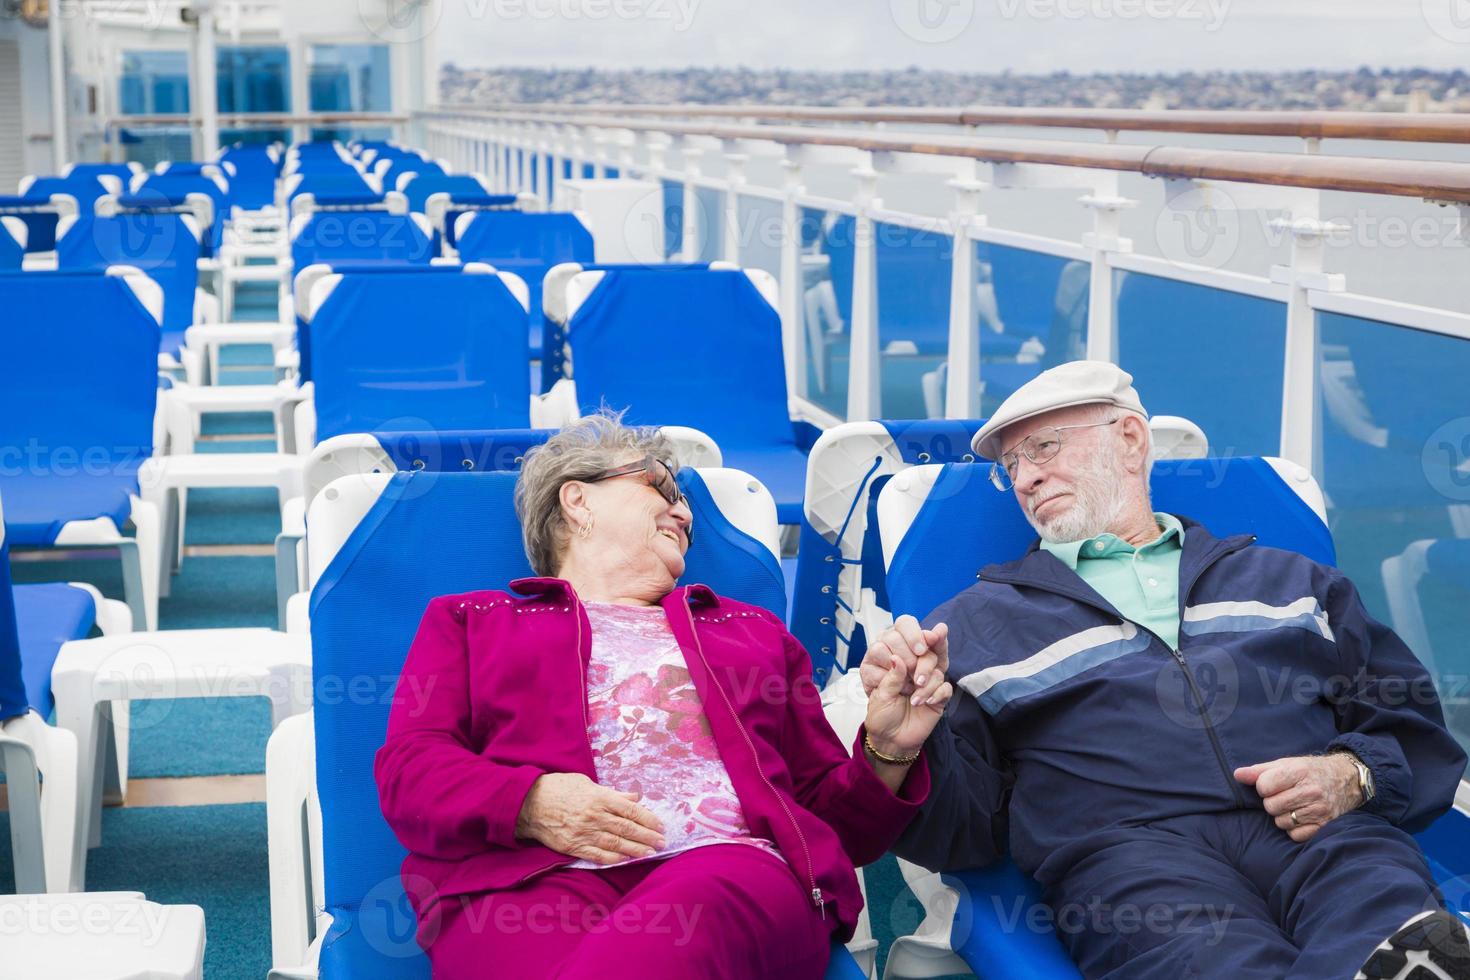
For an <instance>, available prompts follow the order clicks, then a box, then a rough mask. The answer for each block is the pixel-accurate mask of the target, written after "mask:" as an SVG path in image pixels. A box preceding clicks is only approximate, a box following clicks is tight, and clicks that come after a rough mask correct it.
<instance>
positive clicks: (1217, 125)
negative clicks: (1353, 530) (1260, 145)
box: [438, 103, 1470, 143]
mask: <svg viewBox="0 0 1470 980" xmlns="http://www.w3.org/2000/svg"><path fill="white" fill-rule="evenodd" d="M438 108H442V109H453V110H456V111H458V110H460V109H462V108H467V107H458V106H440V107H438ZM514 108H515V110H517V111H522V112H534V113H537V114H541V115H546V114H554V115H623V116H647V117H658V118H670V117H678V118H686V119H697V118H727V119H750V120H773V121H782V122H816V123H834V122H848V123H908V124H911V125H943V126H1039V127H1049V128H1060V129H1093V130H1101V131H1104V132H1109V131H1112V132H1121V131H1125V130H1126V131H1132V132H1150V133H1202V134H1216V135H1222V136H1294V137H1298V138H1300V139H1364V140H1392V141H1401V142H1415V143H1470V113H1449V112H1445V113H1433V112H1398V113H1389V112H1328V111H1316V110H1314V111H1305V112H1292V111H1280V110H1193V109H1167V110H1157V111H1156V110H1148V109H1055V108H1050V109H1049V108H1016V107H1012V106H937V107H932V108H927V107H925V108H914V107H906V106H891V107H884V106H872V107H861V108H847V107H840V108H839V107H826V106H756V105H566V104H554V103H527V104H524V105H517V106H515V107H514Z"/></svg>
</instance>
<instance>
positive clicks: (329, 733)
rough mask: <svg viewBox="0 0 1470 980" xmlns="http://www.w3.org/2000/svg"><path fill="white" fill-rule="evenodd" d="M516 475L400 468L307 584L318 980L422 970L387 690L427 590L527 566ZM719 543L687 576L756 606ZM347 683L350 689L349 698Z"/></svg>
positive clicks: (704, 528) (496, 582)
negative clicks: (322, 932)
mask: <svg viewBox="0 0 1470 980" xmlns="http://www.w3.org/2000/svg"><path fill="white" fill-rule="evenodd" d="M684 476H685V481H686V482H685V487H686V492H687V491H688V490H691V489H695V488H696V487H695V481H697V474H685V475H684ZM691 477H692V478H693V479H692V480H691V479H690V478H691ZM515 481H516V475H515V474H514V473H475V474H465V473H439V474H434V473H398V474H396V475H394V476H393V477H392V478H391V480H390V482H389V485H388V489H387V490H386V491H385V492H384V494H383V495H382V496H381V497H380V498H379V499H378V501H377V502H376V503H375V504H374V505H373V507H372V508H371V510H370V511H369V512H368V514H367V515H366V516H365V517H364V518H363V520H362V522H361V523H360V524H359V525H358V527H357V529H356V530H354V531H353V532H352V534H351V535H350V536H349V537H348V540H347V541H346V543H345V544H344V545H343V547H342V550H341V551H340V552H339V553H338V555H337V556H336V557H335V558H334V559H333V560H332V562H331V563H330V565H329V566H328V567H327V569H326V570H325V572H324V573H323V574H322V577H321V579H320V581H319V582H318V583H317V586H316V588H315V589H313V591H312V596H311V633H312V672H313V675H314V682H315V691H316V703H315V709H316V710H315V722H316V745H317V788H318V791H319V795H320V797H321V804H322V845H323V852H324V853H323V858H324V869H325V877H326V881H325V885H326V894H325V895H324V896H321V897H320V899H319V900H321V901H323V902H324V904H325V906H326V909H327V911H328V912H329V913H330V914H331V915H332V916H333V923H332V927H331V929H330V930H329V931H328V933H327V936H326V938H325V940H324V942H323V944H322V951H321V961H320V967H321V977H322V980H345V978H352V980H358V978H362V980H368V978H372V980H377V978H380V977H385V976H392V977H394V978H395V980H410V978H424V980H427V978H428V977H429V965H428V961H427V958H425V957H424V956H423V955H422V953H420V952H419V949H418V946H417V944H416V943H415V941H414V921H413V915H412V911H411V909H410V908H409V905H408V902H407V899H406V897H405V896H404V894H403V889H402V885H401V882H400V880H399V865H400V864H401V863H402V860H403V857H404V850H403V848H402V846H401V845H399V843H398V841H397V839H396V838H395V837H394V836H393V834H392V832H391V831H390V830H389V829H388V825H387V823H386V821H384V820H383V818H382V814H381V812H380V811H379V809H378V794H377V787H376V786H375V784H374V782H373V775H372V773H373V755H374V753H375V752H376V751H377V748H378V746H380V745H381V744H382V743H383V737H384V733H385V732H386V730H387V722H388V709H389V697H390V695H391V691H392V688H393V686H394V684H395V683H396V680H397V677H398V674H399V672H400V671H401V670H402V668H403V658H404V656H405V655H406V654H407V652H408V648H409V644H410V643H411V641H412V639H413V635H414V632H415V630H416V629H417V627H418V623H419V619H420V617H421V616H422V614H423V610H424V608H425V606H426V605H427V604H428V602H429V600H430V599H431V598H433V597H435V596H439V595H446V594H453V593H457V592H466V591H471V590H475V589H498V588H505V587H506V585H507V583H509V582H510V581H511V580H513V579H515V578H518V577H521V576H525V575H530V574H531V569H530V566H529V563H528V562H527V560H526V557H525V553H524V551H523V549H522V545H521V529H520V525H519V524H518V523H517V522H516V518H515V509H514V504H513V502H512V495H513V493H514V488H515ZM700 485H702V482H701V484H700ZM718 520H719V521H721V522H722V521H723V518H722V517H720V518H718ZM700 531H701V532H707V533H706V534H705V535H704V536H705V538H706V539H707V542H708V544H709V545H710V547H711V549H715V544H716V542H722V541H725V540H726V538H725V536H724V535H723V534H722V533H721V532H720V531H719V530H718V529H717V528H716V515H711V514H703V515H702V524H701V527H700ZM697 540H698V534H697V535H696V541H697ZM718 550H720V549H715V550H712V551H710V552H699V553H695V552H691V554H690V558H689V562H688V569H687V572H686V574H685V577H684V580H685V581H686V582H702V583H704V584H706V585H709V586H710V587H711V588H713V589H714V590H715V591H716V592H717V593H720V594H722V595H726V596H730V597H732V598H735V599H741V600H744V601H749V602H760V601H761V597H760V595H759V594H758V593H752V592H745V591H743V590H744V589H745V588H746V585H747V584H748V583H750V582H756V583H759V582H760V580H761V576H762V574H764V573H763V572H762V571H760V570H759V569H757V570H755V571H754V572H752V573H750V574H748V575H747V574H745V573H743V572H742V571H741V569H740V561H741V558H742V556H743V555H744V553H743V552H742V551H740V549H739V548H732V549H729V552H730V553H729V555H728V556H727V557H724V558H723V559H722V560H723V564H721V565H720V566H718V567H716V566H711V565H710V564H708V563H707V562H706V558H707V557H709V558H715V557H720V556H719V555H718V554H717V552H718ZM767 554H769V553H767ZM405 555H416V556H419V557H418V559H415V560H405V558H404V556H405ZM744 556H745V557H749V556H748V555H744ZM349 690H351V691H352V692H353V696H351V697H347V696H345V692H346V691H349ZM833 964H834V969H836V970H842V969H848V970H849V973H848V974H843V973H840V972H836V973H832V972H829V976H834V977H837V976H848V975H850V970H851V967H850V964H851V960H850V958H848V957H847V956H846V954H845V952H841V953H838V954H837V955H834V956H833Z"/></svg>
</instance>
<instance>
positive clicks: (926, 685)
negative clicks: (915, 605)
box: [858, 616, 949, 708]
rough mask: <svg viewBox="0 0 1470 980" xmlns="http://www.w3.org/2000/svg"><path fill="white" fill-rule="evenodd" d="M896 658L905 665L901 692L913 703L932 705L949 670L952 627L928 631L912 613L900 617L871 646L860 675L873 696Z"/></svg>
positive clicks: (866, 690) (865, 687) (935, 628)
mask: <svg viewBox="0 0 1470 980" xmlns="http://www.w3.org/2000/svg"><path fill="white" fill-rule="evenodd" d="M895 659H898V660H902V661H903V664H904V670H905V673H904V681H903V687H902V688H901V691H902V693H903V695H904V696H905V697H908V698H909V699H910V704H912V705H914V706H918V705H920V704H926V703H928V704H932V703H933V700H932V699H933V698H934V695H935V693H936V692H938V690H939V688H940V685H942V684H944V675H945V673H946V672H947V671H948V670H949V627H948V626H946V625H945V624H944V623H936V624H935V625H934V628H933V629H932V630H926V629H924V628H923V627H922V626H920V625H919V621H918V620H917V619H915V618H914V617H912V616H900V617H898V619H897V620H895V621H894V623H893V625H892V626H890V627H889V628H888V629H886V630H884V631H883V633H882V634H881V635H880V636H879V637H878V639H876V640H874V641H873V644H872V645H871V646H869V647H868V652H867V653H866V654H865V655H864V656H863V663H862V666H861V667H859V668H858V676H859V677H861V678H862V681H863V692H864V693H865V694H867V695H868V697H869V698H871V697H872V696H873V692H874V691H876V690H877V689H878V685H880V684H882V683H883V679H884V678H885V677H887V676H888V672H889V671H890V670H892V669H893V662H894V660H895ZM942 707H943V705H941V708H942Z"/></svg>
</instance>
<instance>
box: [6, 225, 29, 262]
mask: <svg viewBox="0 0 1470 980" xmlns="http://www.w3.org/2000/svg"><path fill="white" fill-rule="evenodd" d="M28 238H30V230H29V229H28V228H26V223H25V222H24V221H23V220H21V218H20V217H19V216H18V215H10V214H7V215H5V216H4V217H0V269H19V268H20V267H21V265H22V264H24V262H25V256H26V240H27V239H28Z"/></svg>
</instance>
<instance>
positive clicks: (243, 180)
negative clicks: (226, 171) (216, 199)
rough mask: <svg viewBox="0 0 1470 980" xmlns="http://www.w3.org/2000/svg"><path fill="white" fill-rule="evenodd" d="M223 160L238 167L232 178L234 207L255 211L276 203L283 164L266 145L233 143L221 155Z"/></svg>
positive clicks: (231, 200) (231, 194)
mask: <svg viewBox="0 0 1470 980" xmlns="http://www.w3.org/2000/svg"><path fill="white" fill-rule="evenodd" d="M220 162H221V163H228V164H232V165H233V166H234V168H235V176H234V177H232V178H230V204H231V205H232V206H233V207H238V208H243V209H245V210H247V211H255V210H258V209H260V208H264V207H269V206H270V205H272V204H274V203H275V201H276V177H277V176H278V175H279V174H280V172H281V170H280V164H279V163H278V162H277V161H276V160H275V159H273V158H272V157H271V154H270V151H269V150H267V149H266V148H265V147H263V146H232V147H230V148H229V149H228V150H226V151H225V152H224V153H223V154H222V155H221V157H220Z"/></svg>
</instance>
